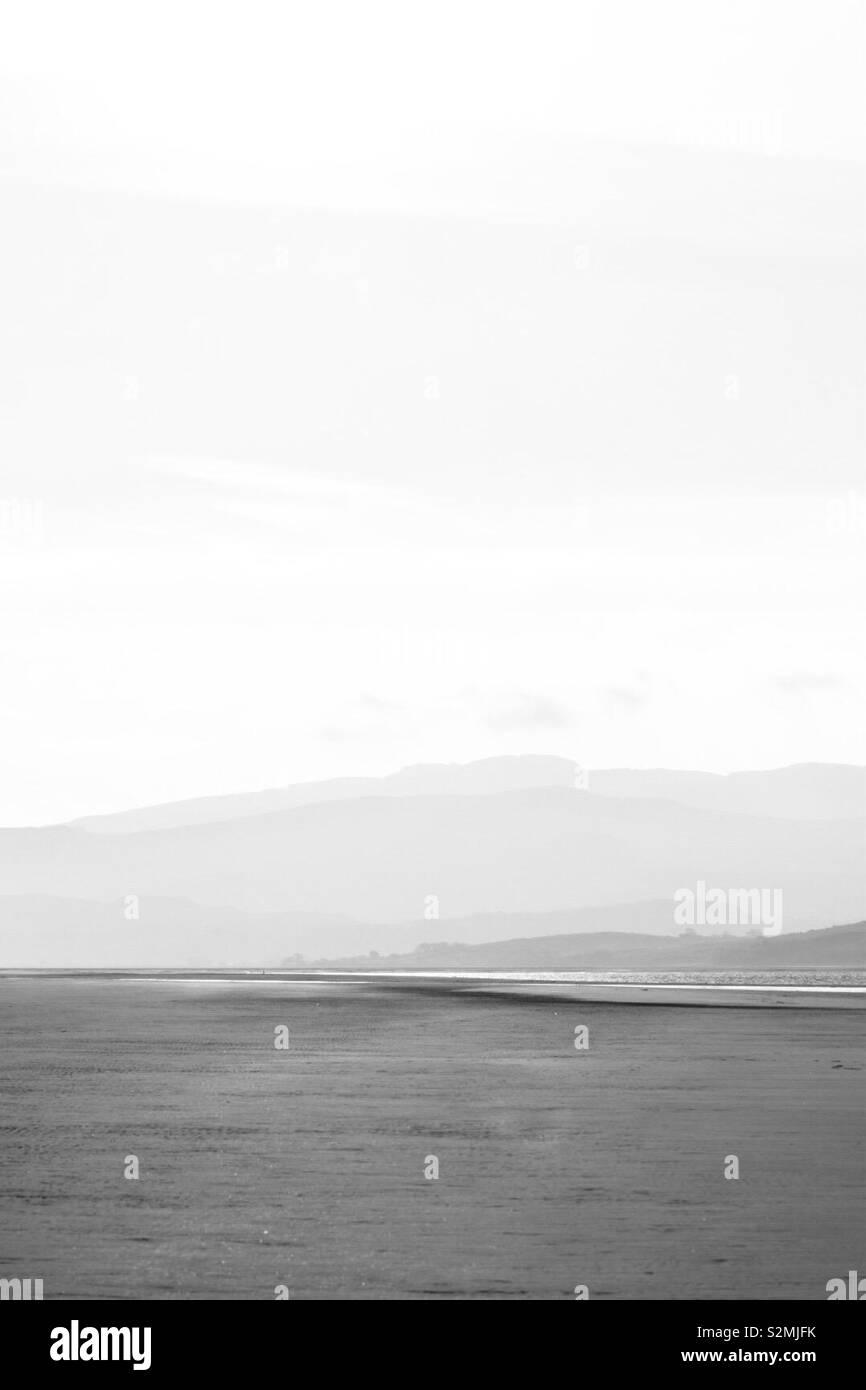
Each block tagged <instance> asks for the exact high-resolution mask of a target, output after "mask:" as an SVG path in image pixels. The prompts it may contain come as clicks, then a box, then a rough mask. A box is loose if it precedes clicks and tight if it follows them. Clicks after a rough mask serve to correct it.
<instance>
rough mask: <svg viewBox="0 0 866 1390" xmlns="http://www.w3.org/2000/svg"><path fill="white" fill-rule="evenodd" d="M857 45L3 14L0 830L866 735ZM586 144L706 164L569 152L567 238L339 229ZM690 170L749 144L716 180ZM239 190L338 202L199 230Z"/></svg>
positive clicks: (146, 9) (358, 15)
mask: <svg viewBox="0 0 866 1390" xmlns="http://www.w3.org/2000/svg"><path fill="white" fill-rule="evenodd" d="M862 31H863V11H862V7H861V6H860V5H857V4H846V3H838V0H834V2H833V3H829V4H827V3H822V4H820V5H818V4H798V3H794V4H792V3H784V4H783V3H778V4H777V3H766V4H760V5H755V4H754V3H753V0H750V3H733V4H726V5H723V6H718V5H708V4H701V3H694V0H692V3H686V2H685V0H684V3H670V0H668V2H667V3H660V4H654V5H648V4H643V3H641V4H630V5H625V4H622V3H616V0H606V2H605V3H599V4H574V3H571V4H564V5H546V4H532V5H528V4H521V5H503V4H481V5H479V4H471V3H466V0H462V2H461V3H460V4H440V5H436V6H435V7H430V6H419V5H412V4H405V3H400V4H396V3H395V4H387V5H385V4H374V3H366V4H340V5H337V4H322V3H319V4H314V5H304V6H301V5H286V4H284V3H283V4H279V5H260V4H245V5H243V6H240V5H231V6H220V5H213V4H208V5H185V4H182V3H177V0H173V3H171V4H161V3H153V0H151V3H148V4H146V5H145V4H143V5H140V6H139V5H134V6H133V5H124V4H117V3H113V4H109V3H106V4H98V5H97V4H88V3H79V4H76V5H74V6H72V5H67V4H56V5H46V4H40V3H31V4H28V5H26V6H24V5H21V6H17V7H14V8H13V7H7V8H6V11H5V13H4V15H3V18H2V20H0V172H2V174H3V175H4V176H3V177H2V179H0V200H2V207H0V239H2V240H5V242H6V245H5V250H4V254H3V258H2V271H0V274H2V277H3V291H4V302H5V303H6V304H7V313H6V314H5V315H4V318H5V323H4V326H3V328H2V329H0V352H2V364H0V365H2V367H3V374H2V385H0V448H2V455H0V468H2V474H0V600H2V606H3V607H2V611H3V642H2V647H0V730H2V755H0V772H2V776H0V823H5V824H21V823H28V822H42V821H47V820H55V819H62V818H66V817H70V816H73V815H80V814H85V813H88V812H97V811H104V810H111V809H116V808H121V807H126V806H131V805H141V804H145V803H147V802H152V801H160V800H169V799H173V798H176V797H182V796H191V795H197V794H202V793H208V792H223V791H226V792H228V791H234V790H241V789H246V788H254V787H258V786H263V785H275V784H280V783H285V782H290V781H295V780H304V779H308V778H315V777H323V776H332V775H339V774H351V773H381V772H387V771H391V770H393V769H394V768H396V767H398V766H400V765H401V764H404V763H407V762H421V761H434V760H442V761H463V760H467V759H470V758H475V757H483V756H487V755H490V754H494V753H500V752H523V751H526V752H555V753H561V754H563V755H565V756H571V757H574V758H576V759H577V760H578V761H579V762H580V763H582V764H583V765H585V766H588V767H593V766H596V767H598V766H626V765H632V766H645V765H655V766H670V767H693V768H706V769H709V770H717V771H725V770H731V769H735V768H749V767H769V766H775V765H780V764H784V763H789V762H794V761H805V760H828V761H866V748H864V739H863V732H864V725H863V717H862V710H863V708H864V707H866V704H864V696H866V689H864V680H863V660H862V658H863V645H862V626H863V624H862V596H863V578H864V575H863V559H862V556H863V550H864V547H863V540H864V533H866V525H864V504H863V494H862V490H861V489H862V481H858V480H857V479H856V477H855V476H854V473H853V471H852V470H853V468H854V465H853V464H852V460H855V459H856V458H857V457H858V450H860V449H861V448H862V442H863V441H862V410H861V407H860V404H858V402H861V401H862V300H861V299H860V298H858V296H862V265H861V264H859V263H855V262H854V261H853V260H852V262H851V264H850V265H848V264H847V263H844V262H840V260H839V257H838V254H837V253H836V251H835V250H834V248H837V247H840V246H841V247H846V246H848V245H849V244H850V242H851V239H852V237H854V238H855V239H856V236H857V229H856V219H855V221H854V222H852V221H851V220H850V217H849V214H850V209H851V207H852V206H854V207H855V208H856V206H857V203H856V197H857V193H856V189H857V178H858V177H859V175H858V172H857V170H856V169H853V166H849V172H844V171H843V172H842V173H841V174H839V173H838V172H837V171H836V169H835V166H833V165H832V164H831V162H830V158H831V157H833V158H843V159H846V160H851V159H854V158H857V157H862V155H863V152H864V147H863V122H862V110H861V101H862V98H861V89H862V71H861V69H862V56H863V43H862ZM586 136H592V137H603V138H604V139H616V140H620V141H622V140H625V141H629V142H632V143H634V144H636V145H637V146H638V147H639V148H641V147H646V148H650V145H652V144H656V145H659V146H661V147H668V152H669V149H670V147H674V146H679V145H685V146H693V147H696V148H697V149H698V150H701V151H703V156H702V158H703V157H705V158H706V161H707V163H706V164H705V165H704V164H701V165H700V172H701V176H702V177H703V175H704V172H706V178H707V181H708V183H707V186H708V187H709V189H710V190H711V193H712V194H713V196H714V197H717V198H718V204H714V203H713V202H712V201H711V200H710V201H708V202H707V201H705V200H704V198H703V196H702V195H700V196H699V195H698V194H697V193H696V191H695V189H694V188H693V187H691V186H690V185H688V184H682V183H681V182H680V180H681V177H682V174H681V168H682V167H684V166H680V165H678V164H676V163H674V164H671V163H670V161H669V159H668V154H664V156H663V159H662V163H660V164H659V165H658V166H656V164H653V163H649V164H647V171H648V172H647V173H646V182H645V185H644V184H641V183H640V179H639V178H638V180H637V182H635V179H636V178H637V176H638V175H639V176H640V177H643V164H642V157H641V156H638V157H637V160H636V162H635V161H633V162H632V164H630V165H629V166H628V168H627V169H626V171H625V172H623V169H624V167H625V166H623V165H622V162H621V159H620V156H619V155H618V154H616V153H610V154H608V153H605V151H604V147H601V148H602V152H601V154H598V152H597V151H596V153H595V155H594V156H593V161H594V162H593V163H592V164H591V166H590V164H585V165H584V166H581V167H582V169H583V173H582V174H580V175H579V176H578V177H577V179H576V182H577V184H578V185H580V181H581V178H585V180H586V181H587V183H589V182H591V184H592V188H593V190H594V192H593V199H594V201H593V202H592V203H591V204H587V206H591V208H592V209H593V217H594V218H595V221H591V222H590V223H588V226H589V231H588V232H587V231H586V230H585V229H583V228H582V227H579V226H575V228H573V229H571V230H569V229H568V228H566V230H565V232H564V233H563V232H561V230H559V229H557V228H556V227H555V226H554V225H553V223H551V229H550V230H549V231H548V230H545V229H544V228H542V229H541V230H540V232H539V233H538V240H537V241H527V242H526V243H525V244H524V243H522V242H521V243H519V244H518V243H516V242H514V241H508V242H507V243H506V242H505V241H504V240H503V234H502V233H501V231H497V230H496V229H495V228H494V227H493V224H485V223H484V221H483V219H481V221H480V222H478V223H477V224H472V225H470V224H469V223H468V222H467V223H466V225H465V226H463V227H462V230H460V231H459V235H458V232H456V231H454V232H453V236H452V231H453V229H452V228H450V227H449V228H446V230H445V231H444V232H440V231H438V230H436V226H437V225H438V224H436V223H435V221H434V220H431V223H430V226H431V227H433V231H430V232H429V235H428V232H427V231H423V232H417V236H416V231H417V229H411V228H410V229H409V230H408V231H405V233H404V231H401V230H400V226H399V225H398V224H396V223H394V222H388V223H387V224H385V223H380V222H377V221H371V222H369V223H368V222H362V221H357V222H356V220H355V219H354V214H353V213H352V212H351V209H352V207H353V206H354V205H355V201H356V200H357V205H358V206H366V207H371V206H372V207H375V206H378V205H389V203H390V201H391V195H396V194H400V196H403V195H405V197H406V200H407V205H409V206H412V205H413V202H412V200H413V199H414V200H415V205H417V207H418V208H422V207H424V208H426V209H427V210H428V211H430V212H433V213H435V212H436V211H437V207H438V204H437V198H439V197H440V196H444V195H442V194H441V190H440V189H439V185H436V186H435V187H434V185H433V183H432V182H431V180H430V178H429V171H430V169H431V168H432V167H433V165H434V164H438V165H444V166H448V165H453V166H455V167H458V166H460V165H461V163H462V165H463V166H464V169H465V171H466V172H467V180H466V182H465V183H462V184H461V183H459V181H458V183H457V184H454V185H450V186H451V187H459V188H460V189H461V190H462V192H461V194H460V196H461V198H465V203H464V205H462V211H463V212H464V213H465V214H467V215H468V214H473V216H477V215H478V211H479V209H478V207H477V206H474V204H473V199H474V198H475V194H476V191H477V189H478V187H479V185H480V181H481V179H482V178H483V177H486V176H487V175H488V174H489V172H490V167H489V161H488V159H487V156H486V153H485V151H488V150H490V149H493V148H495V149H496V151H497V158H499V159H501V161H502V164H501V172H502V176H503V181H504V185H505V186H508V188H509V192H510V191H511V185H513V186H514V187H515V188H517V190H518V193H519V195H520V197H521V198H522V200H523V201H522V203H521V206H522V207H523V208H524V209H525V210H529V211H531V210H532V207H533V202H532V200H533V196H534V195H533V188H534V184H533V182H532V174H533V160H534V158H535V154H536V152H537V151H540V150H543V151H544V152H545V158H549V161H550V163H549V169H550V171H551V172H550V185H549V186H553V187H557V186H559V185H560V184H563V185H564V184H567V183H568V182H569V180H572V181H574V180H575V175H574V170H573V166H572V164H571V163H570V162H569V161H570V155H569V154H568V151H569V150H571V149H572V148H573V147H574V146H573V142H574V138H575V137H586ZM490 140H494V141H495V142H496V143H495V144H493V145H490V144H487V143H486V142H488V141H490ZM509 141H516V142H523V143H521V144H520V151H521V160H524V161H525V163H522V164H521V165H520V167H519V178H518V174H517V172H514V171H517V169H518V164H517V162H515V164H514V166H513V169H512V166H511V164H510V163H509V150H510V149H511V148H512V146H511V145H510V144H509ZM534 142H536V143H534ZM537 142H541V143H537ZM557 142H558V143H557ZM513 148H515V149H516V148H517V144H515V145H514V146H513ZM719 150H723V151H725V157H726V158H727V157H728V156H730V155H732V154H737V155H742V154H743V153H746V154H750V155H754V156H755V157H758V156H760V159H761V161H762V164H761V170H762V172H761V173H759V175H758V176H757V178H755V179H754V180H753V181H752V182H749V179H750V178H751V177H752V176H751V175H749V176H748V177H747V178H745V180H744V182H742V183H738V184H737V191H736V192H732V193H731V196H730V197H729V196H728V182H727V181H728V180H729V179H732V178H734V177H736V178H737V179H739V178H740V173H739V172H738V171H739V166H738V165H737V166H735V165H733V164H727V163H722V164H720V165H717V164H716V163H715V162H714V161H715V160H716V159H717V158H720V157H721V156H719V155H717V154H715V153H714V151H719ZM551 151H552V153H551ZM780 156H785V157H788V156H799V157H802V158H807V159H808V160H810V161H812V162H813V163H814V165H815V172H814V174H810V175H809V176H808V178H807V179H805V181H804V175H803V173H802V168H801V167H800V166H792V167H793V168H794V173H793V174H789V173H787V172H786V171H785V168H783V166H785V163H786V161H785V159H783V158H780ZM653 158H654V159H655V158H656V156H653ZM695 167H696V168H697V166H695ZM657 170H658V177H657ZM395 171H396V173H395ZM401 171H402V173H403V174H406V175H407V176H416V182H415V184H411V185H410V182H408V181H404V182H400V175H401ZM635 171H637V174H636V173H635ZM780 171H781V172H780ZM813 178H814V180H815V182H809V180H811V179H813ZM76 182H77V183H79V184H80V185H82V186H84V185H86V184H91V185H98V186H101V187H103V188H108V189H114V190H121V189H126V190H127V191H132V190H139V191H140V190H142V189H149V190H150V191H151V194H154V195H155V196H151V197H148V198H139V199H138V200H137V201H135V202H134V203H131V204H130V205H129V206H128V207H127V205H126V204H125V203H124V202H122V200H121V201H117V200H115V201H114V202H110V203H109V202H94V201H92V199H91V200H90V201H88V200H87V198H85V197H84V195H81V196H79V195H78V194H76V193H74V192H70V191H69V189H70V185H75V184H76ZM547 186H548V185H546V187H547ZM731 186H732V187H733V185H731ZM33 187H37V188H39V189H40V190H41V191H40V192H39V193H38V195H37V194H35V193H34V192H33V191H32V190H33ZM410 187H411V188H412V189H414V191H412V192H411V196H410V193H409V192H407V190H409V189H410ZM581 187H582V185H581ZM642 189H643V190H644V192H642V191H641V190H642ZM816 189H818V190H821V192H820V196H818V194H816V193H815V190H816ZM64 190H65V191H64ZM419 190H420V192H419ZM599 190H600V192H599ZM646 190H649V193H654V194H655V197H656V202H657V203H658V204H659V207H657V208H656V209H655V210H654V211H653V212H652V217H653V218H655V221H654V222H653V224H652V227H650V215H651V214H650V207H649V202H650V199H649V196H648V194H646ZM762 190H769V191H767V192H766V193H765V195H764V196H763V201H761V197H762ZM170 191H174V192H178V191H194V192H196V193H198V194H200V195H204V194H216V195H219V197H220V199H221V200H222V203H223V207H224V208H225V205H226V204H227V205H228V207H229V212H228V213H226V212H223V213H222V214H220V215H217V213H216V212H213V211H211V210H209V205H208V204H206V203H205V202H202V203H201V205H200V206H201V208H203V209H204V212H203V213H202V214H201V216H199V214H198V213H195V212H188V211H178V205H177V204H176V203H175V202H173V201H171V199H170V198H169V197H168V196H167V195H168V193H169V192H170ZM578 191H580V188H579V190H578ZM837 195H838V201H837V200H836V199H837ZM263 196H269V197H271V198H272V200H273V201H274V202H276V203H279V202H282V203H283V204H286V205H288V204H289V203H291V201H292V200H294V202H295V203H296V204H297V205H303V204H304V203H305V202H307V201H313V202H318V201H320V202H322V203H327V204H330V205H333V206H336V207H339V208H342V209H344V210H345V216H344V218H343V221H332V222H327V223H321V224H320V223H316V224H315V228H314V232H313V233H311V234H310V235H313V237H314V242H313V243H310V244H309V245H308V243H307V242H306V241H304V237H306V236H307V232H306V231H305V230H304V226H300V224H299V225H298V227H295V225H294V223H291V224H289V231H288V232H287V231H286V227H285V226H284V225H283V224H280V226H279V227H277V226H276V225H274V226H273V227H272V226H271V224H270V222H269V221H268V220H267V217H265V215H264V214H262V215H261V217H260V216H259V214H258V213H256V214H255V220H250V221H243V222H237V223H235V222H233V221H232V220H231V209H232V208H234V207H235V206H236V207H237V208H238V209H239V208H240V205H241V203H242V202H243V201H249V200H250V198H252V197H259V198H261V197H263ZM797 199H800V202H797ZM680 201H681V206H680ZM448 206H449V207H450V206H451V204H450V203H449V204H448ZM717 207H718V208H721V209H722V210H723V211H722V215H721V216H720V215H719V214H718V212H717ZM792 208H793V209H794V212H793V213H792ZM445 210H446V205H445V203H444V202H443V204H442V211H445ZM602 214H603V216H602ZM269 215H270V214H269ZM238 216H240V213H238ZM701 219H703V220H701ZM815 219H818V221H816V220H815ZM820 219H823V221H821V220H820ZM304 225H306V224H304ZM395 226H397V230H396V231H394V227H395ZM455 226H456V224H455ZM202 227H203V228H204V231H202ZM779 227H781V228H782V229H783V230H782V233H781V239H780V240H779V242H778V247H777V252H776V254H775V255H774V253H773V247H774V246H776V242H775V241H774V238H778V237H779V236H780V233H779ZM816 227H817V231H815V230H814V229H815V228H816ZM322 228H324V230H322ZM611 228H612V229H613V230H611ZM686 228H688V233H687V234H686V232H685V230H684V229H686ZM649 231H651V232H652V236H650V235H649ZM678 233H679V236H680V239H679V241H678V240H677V235H678ZM813 233H814V237H815V238H816V240H815V241H814V244H812V243H810V242H809V241H808V237H810V236H812V235H813ZM586 236H588V237H589V239H590V241H591V245H590V246H589V247H588V248H587V247H584V245H583V241H584V238H585V237H586ZM315 238H319V240H318V241H316V240H315ZM424 238H426V240H425V239H424ZM665 238H666V239H665ZM284 243H285V244H286V245H287V246H288V247H289V251H288V253H287V254H288V262H289V263H288V268H286V265H285V263H284V258H283V252H284V249H285V246H284ZM768 247H769V252H768ZM816 247H817V248H818V249H817V250H816V249H815V248H816ZM623 248H625V250H624V249H623ZM584 252H587V255H585V254H584ZM588 252H591V256H589V255H588ZM846 254H847V252H846ZM798 258H799V259H798ZM587 260H588V267H587ZM278 274H283V275H284V280H283V281H280V282H279V287H278V285H277V279H276V277H277V276H278ZM852 276H856V277H857V279H856V282H854V281H852V278H851V277H852ZM581 277H582V278H581ZM575 286H579V288H578V289H577V290H576V289H575V288H574V287H575ZM858 324H859V328H858Z"/></svg>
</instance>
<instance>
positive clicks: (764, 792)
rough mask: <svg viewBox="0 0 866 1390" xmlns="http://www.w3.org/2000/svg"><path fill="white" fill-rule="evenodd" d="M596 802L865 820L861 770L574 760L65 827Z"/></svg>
mask: <svg viewBox="0 0 866 1390" xmlns="http://www.w3.org/2000/svg"><path fill="white" fill-rule="evenodd" d="M584 784H585V787H586V789H587V790H589V791H591V792H592V794H593V795H594V796H615V797H621V798H629V797H638V798H641V799H645V798H659V799H667V800H671V801H679V802H682V803H683V805H686V806H699V807H702V808H703V809H704V810H716V811H737V812H744V813H747V814H750V815H763V816H781V817H782V818H784V819H794V820H845V819H854V818H857V817H863V816H866V768H862V767H849V766H846V765H845V764H830V763H800V764H796V765H794V766H792V767H783V768H777V769H774V770H773V771H769V772H732V773H729V774H728V775H720V774H717V773H713V772H677V771H667V770H665V769H662V768H648V769H644V770H635V769H629V768H616V769H607V768H602V769H599V770H594V771H592V772H585V770H584V769H582V768H581V767H580V766H579V764H577V763H576V762H575V761H574V760H573V759H572V758H560V757H554V756H545V755H543V754H525V755H523V756H515V757H500V758H482V759H479V760H478V761H476V762H471V763H444V764H443V763H422V764H418V765H416V766H413V767H406V768H402V769H401V770H400V771H399V772H395V773H392V774H391V775H390V776H387V777H341V778H334V779H331V780H329V781H323V782H301V783H296V784H295V785H292V786H287V787H274V788H270V789H268V790H266V791H260V792H244V793H239V794H236V795H234V796H211V797H197V798H195V799H193V800H189V801H173V802H168V803H166V804H164V805H160V806H145V807H142V808H140V809H138V810H134V811H120V812H117V813H115V814H114V815H105V816H86V817H84V818H83V819H80V820H78V821H75V822H73V824H75V825H76V826H79V827H81V828H82V829H85V830H91V831H93V832H95V833H97V834H103V835H121V834H125V835H128V834H131V833H132V832H134V831H137V830H164V829H168V828H170V827H172V826H181V825H206V824H210V823H212V822H214V821H223V820H236V819H239V818H240V817H244V816H255V815H263V814H265V813H267V812H269V811H285V810H292V809H294V808H295V807H298V806H311V805H315V804H317V803H318V802H321V801H349V800H355V799H357V798H358V797H363V796H388V797H395V796H396V797H400V796H466V795H492V794H494V793H497V792H505V791H519V790H522V789H528V788H531V787H571V788H576V787H578V786H579V785H580V786H583V785H584Z"/></svg>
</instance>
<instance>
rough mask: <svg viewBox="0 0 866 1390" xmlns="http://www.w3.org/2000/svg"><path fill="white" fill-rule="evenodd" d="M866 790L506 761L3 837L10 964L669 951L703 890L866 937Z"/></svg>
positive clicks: (2, 907)
mask: <svg viewBox="0 0 866 1390" xmlns="http://www.w3.org/2000/svg"><path fill="white" fill-rule="evenodd" d="M583 780H586V781H587V784H588V787H589V789H588V790H584V789H583V787H582V785H575V783H576V782H577V783H579V784H580V783H582V781H583ZM863 790H864V769H862V768H849V767H833V766H824V765H804V766H801V767H793V768H785V769H780V770H778V771H773V772H763V773H738V774H733V775H731V776H729V777H714V776H712V775H710V774H705V773H682V772H668V771H663V770H659V771H627V770H623V771H601V772H590V773H589V774H588V775H587V777H586V778H585V779H584V775H583V774H582V773H581V772H580V770H579V769H577V768H576V765H575V764H574V763H573V762H572V761H570V760H568V759H563V758H553V757H550V758H545V757H527V758H493V759H486V760H483V761H481V762H477V763H470V764H466V765H446V766H439V765H434V766H420V767H413V768H407V769H404V770H403V771H402V772H400V773H397V774H395V775H394V776H392V777H387V778H382V779H356V778H352V779H344V780H339V781H332V782H320V783H308V784H301V785H299V786H291V787H287V788H284V789H277V790H274V791H266V792H261V793H254V794H246V795H242V796H229V797H223V798H208V799H204V800H196V801H190V802H180V803H176V804H174V805H172V806H167V807H148V808H143V809H142V810H139V811H133V812H125V813H122V814H121V815H118V816H115V817H99V818H94V819H87V820H84V821H80V822H78V823H76V824H74V825H66V826H48V827H44V828H33V829H16V830H3V831H0V964H7V965H9V964H12V963H16V964H22V965H23V964H27V963H28V959H29V957H28V952H30V955H31V956H32V958H33V959H32V960H31V961H30V963H35V961H36V958H38V961H39V962H40V963H45V964H50V963H55V964H60V963H65V964H70V965H74V964H79V963H80V964H84V963H85V958H86V963H88V964H99V963H105V964H123V963H131V962H132V961H138V962H140V963H143V964H147V965H158V964H160V963H165V964H173V963H178V964H187V963H202V964H205V963H208V962H211V963H214V964H216V963H225V964H231V963H240V962H241V961H246V962H252V963H256V962H259V961H261V962H263V963H265V962H273V961H274V960H281V959H283V958H285V957H286V956H288V955H292V954H294V953H297V952H300V953H303V954H304V955H306V956H308V957H310V956H312V957H317V956H324V955H332V956H336V955H348V954H356V953H357V954H363V953H366V952H368V951H370V950H376V951H380V952H381V951H391V952H393V951H397V952H400V951H407V950H412V949H414V948H415V947H416V946H417V945H419V944H421V943H422V942H436V941H440V942H441V941H448V940H452V941H453V940H461V941H463V942H464V943H466V944H472V943H478V942H484V941H495V940H501V939H502V938H503V937H515V936H521V937H523V936H525V937H541V936H552V935H560V934H563V935H569V934H573V933H575V932H579V933H585V932H592V931H598V930H599V929H603V930H605V931H608V932H609V931H625V932H629V933H632V934H640V933H647V932H648V933H654V934H665V933H672V932H674V931H676V930H679V928H678V927H677V926H676V925H675V921H674V916H673V900H674V894H675V893H677V892H678V891H679V890H680V889H683V888H690V889H694V888H695V886H696V884H697V883H698V882H699V881H703V882H704V883H705V884H707V886H708V887H720V888H722V889H724V890H727V889H756V888H758V889H760V888H764V889H769V890H781V892H782V895H783V928H784V931H786V932H789V931H800V930H805V929H809V928H814V927H823V926H826V925H827V923H828V922H832V921H837V922H839V921H859V920H861V918H862V917H863V916H864V908H866V903H864V865H863V843H864V838H863V831H864V821H863V818H862V804H863ZM674 798H675V799H674ZM771 812H772V814H771ZM810 812H811V814H809V813H810ZM15 900H17V901H15ZM133 900H134V902H135V908H134V912H133V914H132V915H130V916H125V915H124V912H125V910H126V909H124V907H123V904H125V903H128V902H131V901H133ZM696 926H697V927H698V929H700V928H701V923H700V922H698V923H696ZM738 929H740V930H742V931H745V930H746V926H744V925H742V924H738Z"/></svg>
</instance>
